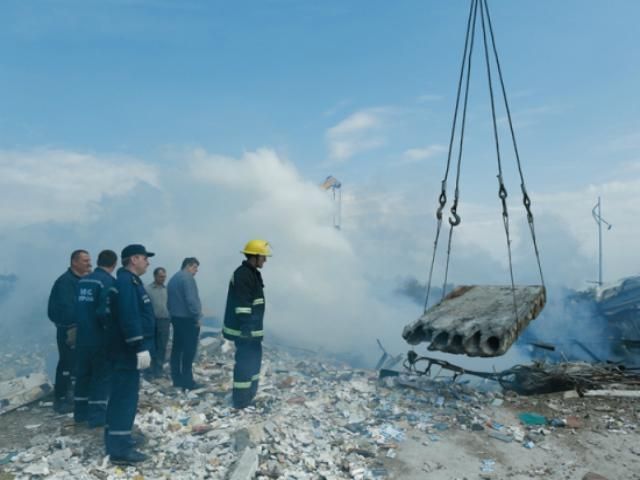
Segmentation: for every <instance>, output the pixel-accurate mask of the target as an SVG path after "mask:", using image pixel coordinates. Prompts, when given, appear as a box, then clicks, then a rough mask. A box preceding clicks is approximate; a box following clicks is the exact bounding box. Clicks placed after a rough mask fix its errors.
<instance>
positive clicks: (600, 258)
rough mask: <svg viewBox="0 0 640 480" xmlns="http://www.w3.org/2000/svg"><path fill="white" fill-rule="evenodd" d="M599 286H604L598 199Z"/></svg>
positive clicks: (600, 207) (600, 210) (600, 209)
mask: <svg viewBox="0 0 640 480" xmlns="http://www.w3.org/2000/svg"><path fill="white" fill-rule="evenodd" d="M598 286H600V287H601V286H602V204H601V202H600V197H598Z"/></svg>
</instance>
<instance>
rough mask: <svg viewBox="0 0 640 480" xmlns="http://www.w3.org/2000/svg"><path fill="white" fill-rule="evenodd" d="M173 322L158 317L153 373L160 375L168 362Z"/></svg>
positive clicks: (152, 359) (152, 363) (152, 361)
mask: <svg viewBox="0 0 640 480" xmlns="http://www.w3.org/2000/svg"><path fill="white" fill-rule="evenodd" d="M170 330H171V320H169V319H168V318H157V317H156V337H155V341H156V351H155V353H154V354H153V356H152V357H151V373H153V374H154V375H160V374H161V373H162V367H164V364H165V363H166V361H167V344H168V343H169V331H170Z"/></svg>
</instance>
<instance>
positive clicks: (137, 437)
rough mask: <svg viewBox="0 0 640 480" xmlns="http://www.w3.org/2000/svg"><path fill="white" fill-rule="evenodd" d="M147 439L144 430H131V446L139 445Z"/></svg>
mask: <svg viewBox="0 0 640 480" xmlns="http://www.w3.org/2000/svg"><path fill="white" fill-rule="evenodd" d="M146 441H147V437H145V435H144V433H142V432H131V447H139V446H140V445H143V444H144V442H146Z"/></svg>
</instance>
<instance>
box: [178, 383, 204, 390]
mask: <svg viewBox="0 0 640 480" xmlns="http://www.w3.org/2000/svg"><path fill="white" fill-rule="evenodd" d="M202 387H204V385H202V384H201V383H198V382H191V383H190V384H189V385H184V386H183V387H182V388H183V389H185V390H197V389H199V388H202Z"/></svg>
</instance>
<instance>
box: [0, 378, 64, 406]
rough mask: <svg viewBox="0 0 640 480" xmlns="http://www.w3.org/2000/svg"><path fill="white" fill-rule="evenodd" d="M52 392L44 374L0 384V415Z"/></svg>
mask: <svg viewBox="0 0 640 480" xmlns="http://www.w3.org/2000/svg"><path fill="white" fill-rule="evenodd" d="M51 390H52V387H51V384H50V383H49V379H48V378H47V376H46V375H45V374H44V373H32V374H31V375H27V376H25V377H18V378H14V379H13V380H7V381H5V382H0V415H2V414H3V413H6V412H9V411H11V410H15V409H16V408H19V407H22V406H23V405H26V404H28V403H31V402H35V401H36V400H38V399H40V398H42V397H44V396H46V395H47V394H48V393H49V392H50V391H51Z"/></svg>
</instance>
